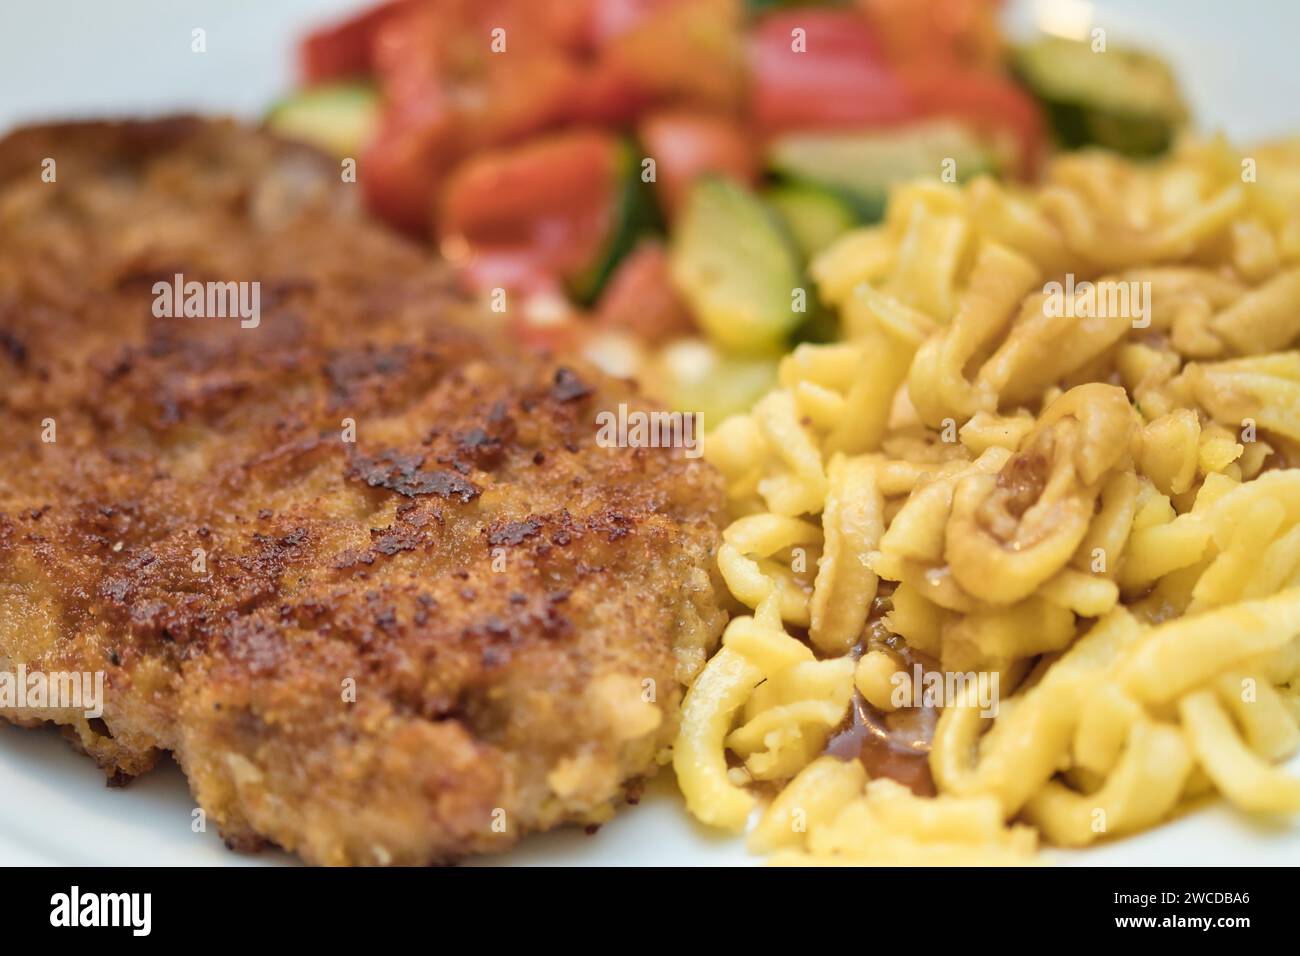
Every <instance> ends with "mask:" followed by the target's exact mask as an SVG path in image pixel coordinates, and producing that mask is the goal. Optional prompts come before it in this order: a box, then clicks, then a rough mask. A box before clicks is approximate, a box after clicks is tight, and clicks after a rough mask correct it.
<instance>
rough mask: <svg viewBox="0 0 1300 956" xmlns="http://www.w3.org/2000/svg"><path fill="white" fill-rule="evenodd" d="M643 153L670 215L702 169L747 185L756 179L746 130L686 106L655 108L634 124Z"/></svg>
mask: <svg viewBox="0 0 1300 956" xmlns="http://www.w3.org/2000/svg"><path fill="white" fill-rule="evenodd" d="M638 134H639V136H640V139H641V144H642V145H643V146H644V147H645V149H646V154H647V155H648V156H650V157H651V158H653V159H654V161H655V189H656V193H657V195H658V196H659V199H660V203H661V205H662V206H663V208H664V209H665V210H666V211H667V212H668V214H669V215H672V214H674V213H676V211H677V210H678V209H680V208H681V206H682V203H683V202H684V201H685V199H686V194H687V191H688V190H689V189H690V185H691V183H692V182H694V180H695V179H696V178H697V177H699V176H701V175H703V174H705V173H716V174H720V175H724V176H728V177H730V178H732V179H734V180H736V181H737V182H740V183H743V184H745V185H746V186H753V185H754V184H755V183H756V182H757V180H758V174H759V170H758V154H757V151H756V150H755V147H754V143H753V141H752V139H751V137H750V135H749V131H748V130H746V129H745V128H744V127H743V126H741V125H740V124H739V123H737V122H735V121H734V120H730V119H727V118H725V117H721V116H711V115H709V114H707V113H696V112H691V111H686V110H675V111H671V112H662V113H655V114H652V115H651V116H648V117H646V119H645V120H643V121H642V123H641V125H640V127H639V128H638Z"/></svg>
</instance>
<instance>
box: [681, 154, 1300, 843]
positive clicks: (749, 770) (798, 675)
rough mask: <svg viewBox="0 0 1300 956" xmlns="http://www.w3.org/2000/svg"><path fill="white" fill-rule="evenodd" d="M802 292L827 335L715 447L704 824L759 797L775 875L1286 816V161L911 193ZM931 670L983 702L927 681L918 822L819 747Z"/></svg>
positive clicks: (1296, 191) (1084, 157) (710, 447)
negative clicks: (734, 604)
mask: <svg viewBox="0 0 1300 956" xmlns="http://www.w3.org/2000/svg"><path fill="white" fill-rule="evenodd" d="M810 272H811V274H812V277H813V278H814V279H815V281H816V284H817V288H818V292H819V294H820V296H821V298H822V300H823V301H824V302H825V303H827V304H828V306H830V307H833V308H835V309H837V310H838V312H839V315H840V320H841V322H840V324H841V329H842V337H843V338H842V341H839V342H836V343H833V344H829V345H811V344H805V345H801V346H799V347H798V348H796V349H795V350H794V351H793V352H792V353H791V354H790V355H788V356H787V357H786V358H785V359H784V360H783V361H782V363H781V366H780V375H779V387H777V388H776V389H775V390H774V391H772V392H770V393H769V394H767V395H766V396H765V397H764V398H762V399H761V400H760V401H759V402H758V403H757V405H756V406H755V407H754V408H753V410H752V412H750V413H749V414H746V415H742V416H736V417H732V418H729V419H727V420H726V421H725V422H723V423H721V424H720V425H719V426H718V427H717V428H716V429H715V430H714V431H713V432H711V434H710V435H709V441H708V442H707V444H706V457H707V458H708V459H709V460H711V461H712V462H713V463H714V464H715V465H716V466H717V467H718V468H719V470H720V471H721V472H722V473H723V475H724V476H725V478H726V481H727V486H728V498H729V502H730V506H731V509H732V512H733V518H734V522H733V523H732V524H731V525H730V527H728V528H727V530H726V532H725V533H724V536H723V540H724V544H723V545H722V547H721V549H720V552H719V555H718V563H719V567H720V570H721V572H722V574H723V577H724V578H725V580H726V583H727V585H728V587H729V589H730V591H731V593H732V595H733V596H734V597H735V598H736V599H737V600H738V601H739V602H740V603H741V604H743V605H745V606H746V607H748V608H750V609H752V611H753V613H752V615H745V616H737V617H735V618H734V619H733V620H732V621H731V623H730V625H729V626H728V627H727V629H726V632H725V634H724V636H723V639H722V645H721V647H720V649H719V650H718V651H717V652H716V654H714V656H713V657H712V658H711V659H710V660H709V661H708V664H707V666H706V667H705V668H704V670H703V672H702V673H700V675H699V676H698V678H696V680H695V681H694V683H693V684H692V686H691V687H690V689H689V691H688V693H687V695H686V698H685V700H684V702H683V716H682V728H681V732H680V736H679V738H678V740H677V743H676V745H675V748H674V758H673V759H674V765H675V768H676V771H677V775H678V780H679V782H680V785H681V788H682V791H683V793H684V794H685V796H686V800H687V803H688V805H689V808H690V811H691V812H692V813H693V814H694V815H695V816H696V817H698V818H699V819H700V820H702V821H704V822H706V823H708V824H712V825H714V826H717V827H723V828H728V829H734V830H740V829H742V828H743V827H744V826H745V824H746V821H747V820H748V818H749V817H750V815H751V811H753V810H754V809H755V808H756V807H757V806H759V800H758V797H759V794H760V793H762V792H764V791H767V792H772V791H774V790H775V791H778V792H777V794H776V796H775V798H774V799H773V800H772V801H771V802H770V804H768V805H767V807H766V809H765V811H764V812H763V814H762V816H761V818H760V819H759V821H758V823H757V826H756V828H755V829H754V830H753V831H752V833H751V835H750V845H751V847H752V848H753V849H755V850H756V851H760V852H765V853H768V852H771V853H775V854H776V856H775V857H774V860H775V861H778V862H796V863H798V862H825V863H835V862H839V863H850V864H857V863H871V864H875V863H880V864H914V863H922V864H927V863H981V864H987V863H1018V862H1033V861H1034V860H1035V859H1036V848H1037V846H1038V845H1039V842H1040V840H1041V841H1043V842H1046V843H1050V844H1053V845H1058V846H1067V847H1082V846H1086V845H1088V844H1092V843H1095V842H1096V841H1098V840H1102V839H1105V838H1108V837H1114V836H1117V835H1121V834H1125V833H1130V832H1133V831H1137V830H1141V829H1144V828H1147V827H1150V826H1153V825H1155V824H1157V823H1159V822H1161V821H1163V820H1166V819H1168V818H1170V816H1171V815H1174V814H1176V813H1177V812H1178V811H1179V809H1180V808H1181V807H1184V806H1185V805H1187V804H1188V803H1189V802H1190V801H1192V800H1194V799H1196V798H1198V797H1200V796H1202V795H1205V794H1208V793H1210V792H1213V791H1217V792H1218V793H1220V794H1222V795H1223V796H1224V797H1226V798H1227V799H1228V800H1229V801H1231V802H1232V803H1233V804H1235V805H1236V806H1238V807H1240V808H1242V809H1244V810H1247V811H1251V812H1255V813H1261V814H1276V813H1289V812H1294V811H1296V810H1300V780H1297V779H1295V778H1293V777H1291V776H1289V775H1287V774H1286V773H1285V772H1283V771H1282V770H1281V769H1279V768H1278V767H1277V766H1276V764H1277V763H1278V762H1279V761H1281V760H1283V759H1284V758H1286V757H1287V756H1288V755H1290V754H1291V753H1293V752H1294V751H1295V749H1296V747H1297V745H1298V744H1300V729H1297V721H1298V720H1300V640H1298V638H1297V635H1300V351H1294V350H1288V348H1292V347H1294V346H1296V345H1297V342H1298V340H1300V142H1296V143H1286V144H1277V145H1272V146H1268V147H1261V148H1260V149H1258V150H1254V151H1245V152H1242V151H1237V150H1234V149H1233V148H1231V147H1230V146H1229V145H1228V144H1226V143H1225V142H1222V141H1209V142H1196V143H1185V144H1182V145H1181V146H1180V147H1179V148H1178V149H1177V150H1176V151H1175V152H1174V153H1173V154H1172V155H1171V156H1169V157H1168V158H1166V159H1162V160H1159V161H1156V162H1152V163H1134V162H1131V161H1127V160H1124V159H1121V158H1119V157H1116V156H1114V155H1110V154H1104V153H1099V152H1085V153H1076V154H1070V155H1064V156H1062V157H1060V158H1058V159H1057V160H1055V162H1054V163H1053V165H1052V167H1051V168H1050V171H1049V172H1048V174H1047V175H1046V177H1045V178H1044V181H1043V182H1042V184H1041V185H1038V186H1036V187H1034V188H1032V189H1028V188H1019V187H1014V186H1008V185H1004V184H1000V183H998V182H996V181H994V180H992V179H990V178H980V179H976V180H974V181H972V182H970V183H968V184H966V185H964V186H957V185H946V184H941V183H937V182H917V183H910V184H907V185H904V186H901V187H898V188H896V189H895V190H894V191H893V193H892V195H891V199H890V203H889V206H888V211H887V214H886V217H885V220H884V221H883V222H882V223H881V224H880V225H878V226H873V227H869V228H863V229H859V230H856V231H854V232H851V233H848V234H846V235H845V236H843V237H842V238H841V239H839V240H838V241H837V242H836V243H835V244H834V245H832V246H831V247H829V248H828V249H826V250H825V251H824V252H823V253H822V254H821V255H820V256H818V257H817V258H816V259H815V261H814V262H813V264H812V266H811V269H810ZM873 628H874V630H873ZM870 633H875V634H877V635H883V636H884V638H885V640H884V641H881V640H874V639H873V640H870V641H869V640H867V637H866V635H868V634H870ZM913 655H916V656H918V657H920V658H923V659H926V660H930V661H933V662H935V667H936V668H937V669H938V670H939V671H940V672H942V674H944V675H949V676H951V675H954V674H964V675H991V676H994V677H995V678H996V685H995V686H997V687H999V688H1000V697H1001V699H1000V701H998V703H997V706H996V708H995V711H996V712H995V713H990V711H989V709H988V708H987V707H986V706H984V705H982V704H981V703H980V702H979V701H978V700H977V699H976V698H977V693H976V691H977V685H976V682H974V681H957V682H956V683H955V684H954V683H953V682H952V681H948V682H947V684H945V685H944V686H945V687H946V688H948V690H949V694H948V696H951V697H952V699H943V700H941V701H940V702H939V703H940V706H941V707H942V710H941V714H940V716H939V717H938V721H937V725H936V726H935V727H934V729H933V734H932V737H933V739H932V741H931V743H930V749H929V756H928V770H929V776H930V778H931V780H932V783H933V788H934V792H935V795H934V796H923V795H918V794H917V793H915V792H913V789H910V788H909V787H907V786H904V785H903V784H902V783H899V782H896V781H895V780H892V779H889V778H887V777H885V776H878V777H877V778H875V779H868V771H867V769H866V767H865V766H864V764H863V763H862V762H860V761H858V760H853V759H847V760H846V759H842V758H841V756H838V755H828V754H827V753H826V745H827V741H828V739H830V737H831V735H832V734H833V733H835V732H836V731H837V730H838V729H839V728H841V727H842V726H843V725H844V723H845V721H846V717H847V715H848V713H849V710H850V707H851V705H852V706H858V704H859V702H860V701H863V700H864V701H865V702H866V704H868V705H870V707H871V708H872V709H873V710H874V711H875V712H877V713H879V714H888V713H890V712H891V711H896V710H898V709H899V707H898V706H897V705H898V698H897V697H896V696H895V693H894V691H896V690H898V689H899V688H903V689H904V690H908V693H909V694H911V693H912V691H914V690H915V688H914V687H911V688H910V689H909V685H911V684H914V683H915V682H916V679H917V677H918V675H919V671H913V670H911V669H910V665H909V663H908V662H909V660H911V659H912V656H913ZM954 687H955V690H953V689H952V688H954ZM855 692H856V693H855ZM857 695H860V698H859V697H858V696H857ZM914 702H915V700H914V698H913V699H909V700H907V701H906V702H905V704H906V705H911V704H913V703H914ZM729 755H730V756H729Z"/></svg>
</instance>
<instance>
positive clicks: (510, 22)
mask: <svg viewBox="0 0 1300 956" xmlns="http://www.w3.org/2000/svg"><path fill="white" fill-rule="evenodd" d="M547 9H549V7H547V6H546V5H540V6H539V5H530V4H528V3H526V2H525V0H487V2H484V0H425V2H423V3H414V4H411V5H410V6H408V7H406V8H404V9H403V10H402V11H400V12H399V13H397V14H394V15H392V16H390V17H388V18H387V19H386V20H385V21H384V22H383V23H381V24H379V25H378V27H377V28H376V29H375V31H374V36H373V42H372V50H371V63H372V66H373V68H374V71H375V74H376V78H377V81H378V83H379V85H380V87H381V89H382V91H383V94H384V98H385V104H386V105H385V116H384V120H383V123H382V125H381V127H380V131H379V133H378V134H377V136H376V138H375V141H374V142H373V144H372V145H371V147H370V149H369V150H368V151H367V153H366V157H365V159H366V168H365V169H364V170H362V171H361V174H360V175H361V177H363V180H364V182H365V184H366V195H367V199H368V201H369V203H370V206H371V209H372V210H373V211H374V212H375V213H377V214H378V215H379V216H381V217H382V218H384V219H385V220H386V221H388V222H390V223H392V224H393V225H395V226H398V227H399V228H402V229H405V230H407V231H411V232H421V231H424V230H426V229H427V228H428V225H429V222H428V220H429V216H430V214H431V212H432V210H433V207H434V204H435V202H434V201H435V198H436V185H437V184H438V183H439V182H440V181H441V180H442V179H444V178H445V176H446V175H447V174H448V172H449V171H450V170H451V169H452V167H453V166H454V165H455V164H456V163H457V162H458V161H459V160H460V159H461V158H463V157H464V156H466V155H469V154H471V153H473V152H475V151H477V150H480V149H484V148H490V147H494V146H498V145H501V144H503V143H511V142H516V141H519V140H522V139H525V138H527V137H529V136H532V135H535V134H537V133H539V132H543V131H545V130H546V129H548V128H549V127H551V126H554V125H557V124H558V123H559V122H561V121H562V120H563V119H564V118H565V117H566V114H567V112H568V110H569V109H570V106H571V103H572V100H573V97H574V95H575V89H576V88H577V86H578V84H579V83H580V74H579V71H578V69H577V67H576V66H575V65H574V64H573V63H572V62H570V60H569V59H568V55H567V54H566V53H565V52H564V51H563V49H562V45H563V44H564V43H566V42H576V41H574V35H575V30H576V27H574V26H573V25H572V24H570V23H569V21H568V20H567V19H563V18H555V17H551V18H549V19H547V18H546V17H545V16H544V14H545V12H546V10H547ZM497 28H500V29H502V30H504V31H505V33H504V34H501V35H499V37H494V35H493V30H495V29H497ZM496 39H499V41H500V42H501V43H504V48H502V52H495V51H494V48H493V42H494V40H496Z"/></svg>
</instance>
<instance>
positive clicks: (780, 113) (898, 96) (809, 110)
mask: <svg viewBox="0 0 1300 956" xmlns="http://www.w3.org/2000/svg"><path fill="white" fill-rule="evenodd" d="M796 30H799V31H802V33H800V34H795V33H794V31H796ZM750 46H751V57H750V59H751V65H752V69H753V76H752V79H751V111H752V113H753V116H754V120H755V122H756V123H757V125H758V129H759V131H760V132H761V133H763V134H764V135H768V136H772V135H776V134H779V133H783V132H786V131H789V130H800V129H863V128H867V127H873V126H880V125H882V124H887V123H896V122H898V121H900V120H905V119H908V118H909V117H912V116H914V115H915V107H914V105H913V103H912V101H911V98H910V96H909V95H908V92H907V90H906V89H905V88H904V86H903V84H902V82H901V80H900V79H899V76H898V74H897V72H896V71H895V70H894V69H893V68H892V67H891V66H890V65H889V64H888V63H886V62H885V60H884V57H883V54H882V53H881V50H880V47H879V44H878V43H877V41H876V38H875V36H874V34H873V33H872V32H871V29H870V27H868V26H867V24H866V23H865V22H864V21H863V20H862V18H861V17H860V16H858V15H857V14H856V13H855V12H854V11H852V10H824V9H821V10H819V9H799V10H783V11H778V12H776V13H773V14H771V15H769V16H766V17H764V18H763V19H762V20H760V21H759V23H758V25H757V26H756V27H755V29H754V34H753V37H752V39H751V41H750Z"/></svg>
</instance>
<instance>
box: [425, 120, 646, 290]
mask: <svg viewBox="0 0 1300 956" xmlns="http://www.w3.org/2000/svg"><path fill="white" fill-rule="evenodd" d="M620 149H621V147H620V143H619V141H618V139H617V138H616V137H615V136H613V135H611V134H608V133H602V132H596V131H581V130H580V131H575V132H568V133H559V134H556V135H553V136H549V137H546V138H543V139H538V140H535V141H533V142H529V143H526V144H524V145H522V146H518V147H514V148H511V149H501V150H493V151H489V152H483V153H480V154H479V155H477V156H475V157H473V158H472V159H470V160H468V161H467V162H465V163H464V164H463V165H462V166H461V167H460V168H459V169H457V170H456V172H455V173H454V174H453V175H452V177H451V179H450V180H449V181H448V183H447V186H446V189H445V191H444V192H443V201H442V208H441V217H440V221H441V234H442V238H443V245H444V248H448V249H451V250H453V251H459V255H460V256H461V257H462V258H464V259H465V264H466V266H467V267H468V268H469V269H470V273H471V274H472V275H473V276H474V277H475V282H476V284H477V285H479V287H480V288H491V287H494V286H498V285H500V286H508V285H517V284H518V283H519V282H520V281H521V279H526V278H528V277H529V276H530V274H532V273H542V274H546V275H551V276H556V277H558V278H560V279H562V280H567V279H571V278H573V277H576V276H578V275H580V274H581V273H582V272H583V271H584V270H586V269H587V268H589V267H590V266H591V265H592V263H593V262H594V261H595V260H596V258H597V256H599V255H600V253H601V252H602V251H603V249H604V248H605V244H606V243H607V242H608V241H609V240H610V237H611V235H612V232H613V229H614V228H615V216H616V215H617V212H618V208H617V205H618V197H617V195H616V192H617V190H618V185H619V184H618V178H619V160H620Z"/></svg>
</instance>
